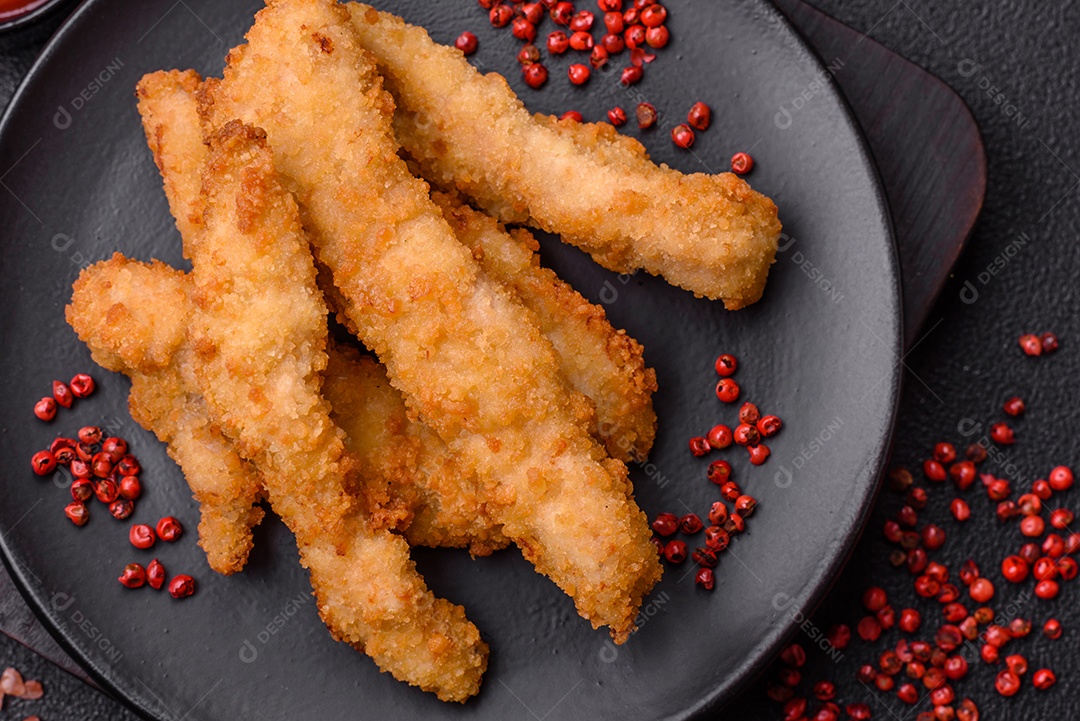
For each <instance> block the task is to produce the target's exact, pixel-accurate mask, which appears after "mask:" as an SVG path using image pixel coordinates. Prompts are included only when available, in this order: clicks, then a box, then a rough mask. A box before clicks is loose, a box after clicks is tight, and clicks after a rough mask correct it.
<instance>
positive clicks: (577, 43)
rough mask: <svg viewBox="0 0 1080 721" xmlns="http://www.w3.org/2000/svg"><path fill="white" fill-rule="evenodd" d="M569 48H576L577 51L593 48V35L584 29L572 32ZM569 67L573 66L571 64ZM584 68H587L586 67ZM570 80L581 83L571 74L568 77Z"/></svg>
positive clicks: (577, 83)
mask: <svg viewBox="0 0 1080 721" xmlns="http://www.w3.org/2000/svg"><path fill="white" fill-rule="evenodd" d="M570 48H571V49H572V50H578V51H582V52H583V51H585V50H592V49H593V36H592V35H590V34H589V33H587V32H585V31H584V30H580V31H578V32H576V33H572V34H571V35H570ZM571 67H573V66H571ZM579 67H585V66H584V65H582V66H579ZM585 69H586V70H588V68H587V67H586V68H585ZM585 80H588V77H586V78H585ZM585 80H582V81H581V83H583V82H585ZM570 81H571V82H573V83H574V84H575V85H581V83H579V82H575V81H574V78H573V76H571V77H570Z"/></svg>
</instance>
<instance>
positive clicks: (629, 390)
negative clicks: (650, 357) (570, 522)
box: [431, 193, 656, 461]
mask: <svg viewBox="0 0 1080 721" xmlns="http://www.w3.org/2000/svg"><path fill="white" fill-rule="evenodd" d="M431 197H432V200H434V201H435V204H436V205H438V206H439V207H440V208H441V209H442V211H443V217H444V218H446V221H447V222H448V223H449V224H450V227H451V228H452V229H453V230H454V233H455V235H456V236H457V239H458V240H460V241H461V242H462V243H464V244H465V245H466V247H468V248H469V250H471V251H472V253H473V257H475V258H476V259H477V261H478V262H479V263H480V268H481V269H483V271H484V273H486V274H487V275H489V276H491V277H492V278H494V279H495V280H497V281H499V282H501V283H503V284H504V285H505V286H507V287H508V288H510V289H511V290H512V292H513V293H514V294H515V295H516V296H517V298H518V299H519V300H520V301H521V302H522V303H523V304H524V305H525V307H526V308H528V309H529V310H531V311H532V312H533V314H534V315H535V316H536V319H537V321H539V323H540V332H542V333H543V334H544V336H545V337H547V339H548V340H550V341H551V344H552V346H554V348H555V353H556V355H557V356H558V358H559V369H560V370H561V371H562V375H563V377H564V378H565V379H566V381H567V382H568V383H569V384H570V386H571V387H572V388H573V389H574V390H576V391H578V392H580V393H584V394H585V395H586V396H588V398H589V400H591V401H592V402H593V404H594V405H595V406H596V423H597V433H598V435H599V437H600V439H601V440H603V441H604V445H605V446H607V450H608V453H609V454H611V457H612V458H618V459H619V460H621V461H632V460H637V461H644V460H645V459H646V458H647V457H648V455H649V451H650V450H651V449H652V444H653V440H655V438H656V412H655V411H654V410H653V405H652V394H653V393H654V392H655V391H656V371H654V370H653V369H652V368H646V367H645V359H644V358H643V357H642V353H643V352H644V349H643V348H642V347H641V344H640V343H638V342H637V341H636V340H634V339H633V338H631V337H630V336H629V335H627V333H626V331H624V330H615V328H613V327H612V325H611V323H610V322H609V321H608V318H607V313H605V312H604V309H603V308H601V307H600V306H598V305H593V304H592V303H590V302H589V301H587V300H585V298H583V297H582V296H581V294H580V293H578V292H577V291H576V290H574V289H573V288H571V287H570V284H569V283H566V282H564V281H562V280H560V279H559V276H557V275H555V271H553V270H551V269H549V268H543V267H541V265H540V256H539V255H537V251H538V250H539V249H540V244H539V243H537V242H536V239H535V238H534V237H533V236H532V234H531V233H529V232H528V231H527V230H524V229H520V230H515V231H513V232H511V233H507V232H506V229H505V228H503V227H502V225H501V224H499V223H498V222H496V221H495V220H492V219H491V218H489V217H488V216H486V215H484V214H483V213H479V212H477V211H475V210H473V209H472V208H470V207H468V206H466V205H464V204H463V203H461V202H460V201H459V200H457V198H456V197H455V196H453V195H451V194H448V193H433V194H432V196H431Z"/></svg>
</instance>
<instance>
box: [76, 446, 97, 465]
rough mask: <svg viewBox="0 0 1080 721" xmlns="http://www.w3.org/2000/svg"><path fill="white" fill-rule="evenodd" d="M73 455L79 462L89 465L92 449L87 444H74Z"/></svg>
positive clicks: (92, 453)
mask: <svg viewBox="0 0 1080 721" xmlns="http://www.w3.org/2000/svg"><path fill="white" fill-rule="evenodd" d="M75 455H76V456H78V457H79V460H80V461H85V462H86V463H90V462H91V461H92V460H93V458H94V448H93V446H91V445H90V444H89V443H76V444H75Z"/></svg>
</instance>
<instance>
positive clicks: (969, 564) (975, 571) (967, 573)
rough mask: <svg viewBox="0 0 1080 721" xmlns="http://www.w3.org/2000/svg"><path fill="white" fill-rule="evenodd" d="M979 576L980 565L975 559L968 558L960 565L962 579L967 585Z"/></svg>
mask: <svg viewBox="0 0 1080 721" xmlns="http://www.w3.org/2000/svg"><path fill="white" fill-rule="evenodd" d="M978 577H979V566H978V564H976V563H975V561H974V560H972V559H970V558H969V559H968V560H966V561H964V563H963V565H961V566H960V581H961V582H962V583H963V584H964V585H965V586H970V585H971V584H972V583H974V581H975V579H976V578H978Z"/></svg>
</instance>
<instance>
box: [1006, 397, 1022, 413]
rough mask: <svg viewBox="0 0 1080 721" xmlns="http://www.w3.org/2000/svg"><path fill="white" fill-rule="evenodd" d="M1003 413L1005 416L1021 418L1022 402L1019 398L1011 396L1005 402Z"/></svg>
mask: <svg viewBox="0 0 1080 721" xmlns="http://www.w3.org/2000/svg"><path fill="white" fill-rule="evenodd" d="M1004 409H1005V413H1006V414H1007V415H1010V416H1013V417H1014V418H1015V417H1016V416H1021V415H1023V414H1024V400H1023V399H1022V398H1020V397H1019V396H1013V397H1012V398H1010V399H1009V400H1007V401H1005V408H1004Z"/></svg>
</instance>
